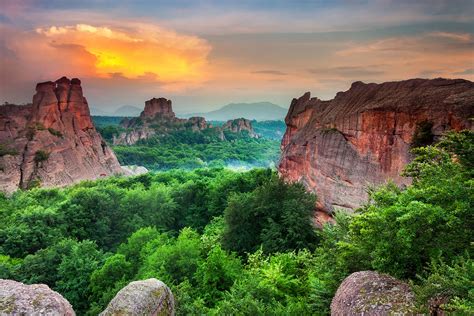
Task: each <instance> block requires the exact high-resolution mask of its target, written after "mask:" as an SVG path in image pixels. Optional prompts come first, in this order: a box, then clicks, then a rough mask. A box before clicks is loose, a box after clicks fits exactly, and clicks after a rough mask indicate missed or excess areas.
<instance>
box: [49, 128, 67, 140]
mask: <svg viewBox="0 0 474 316" xmlns="http://www.w3.org/2000/svg"><path fill="white" fill-rule="evenodd" d="M48 132H49V133H50V134H51V135H54V136H56V137H60V138H62V137H63V133H61V132H60V131H58V130H55V129H54V128H51V127H50V128H48Z"/></svg>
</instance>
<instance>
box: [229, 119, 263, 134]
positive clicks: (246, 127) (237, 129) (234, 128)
mask: <svg viewBox="0 0 474 316" xmlns="http://www.w3.org/2000/svg"><path fill="white" fill-rule="evenodd" d="M222 129H223V130H228V131H231V132H233V133H242V132H247V133H248V135H249V136H250V137H252V138H258V135H257V134H256V133H255V131H254V130H253V127H252V122H250V120H247V119H245V118H239V119H234V120H228V121H227V122H226V123H225V124H224V125H222Z"/></svg>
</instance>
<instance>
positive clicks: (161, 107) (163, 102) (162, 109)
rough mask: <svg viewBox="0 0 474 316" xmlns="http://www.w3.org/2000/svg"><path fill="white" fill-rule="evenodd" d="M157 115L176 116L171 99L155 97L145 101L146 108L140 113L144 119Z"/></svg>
mask: <svg viewBox="0 0 474 316" xmlns="http://www.w3.org/2000/svg"><path fill="white" fill-rule="evenodd" d="M156 116H160V117H166V118H174V117H175V114H174V112H173V109H172V107H171V100H167V99H165V98H158V99H157V98H153V99H151V100H148V101H146V102H145V109H144V110H143V112H142V113H141V114H140V118H141V119H142V120H144V119H147V118H154V117H156Z"/></svg>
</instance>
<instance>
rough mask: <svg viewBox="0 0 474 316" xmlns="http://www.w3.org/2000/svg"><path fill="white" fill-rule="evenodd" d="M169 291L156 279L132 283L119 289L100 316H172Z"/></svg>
mask: <svg viewBox="0 0 474 316" xmlns="http://www.w3.org/2000/svg"><path fill="white" fill-rule="evenodd" d="M174 313H175V311H174V297H173V293H171V290H170V289H169V288H168V286H166V284H164V283H163V282H161V281H159V280H157V279H148V280H143V281H134V282H131V283H130V284H128V285H127V286H126V287H124V288H123V289H121V290H120V291H119V292H118V293H117V295H116V296H115V297H114V298H113V299H112V301H110V303H109V305H108V306H107V308H106V309H105V310H104V311H103V312H102V313H100V315H101V316H110V315H116V316H118V315H143V316H147V315H153V316H155V315H157V316H158V315H174Z"/></svg>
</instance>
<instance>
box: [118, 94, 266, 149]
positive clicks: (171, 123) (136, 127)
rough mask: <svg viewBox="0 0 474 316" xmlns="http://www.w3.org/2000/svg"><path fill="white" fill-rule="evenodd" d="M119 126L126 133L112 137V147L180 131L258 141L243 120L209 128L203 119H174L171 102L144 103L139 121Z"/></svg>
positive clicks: (245, 120) (221, 137)
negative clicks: (234, 136)
mask: <svg viewBox="0 0 474 316" xmlns="http://www.w3.org/2000/svg"><path fill="white" fill-rule="evenodd" d="M120 126H121V127H122V128H124V129H126V131H124V132H122V133H119V134H118V135H114V137H113V144H114V145H134V144H136V143H137V142H139V141H140V140H146V139H149V138H150V137H154V136H166V135H167V134H169V133H170V132H173V131H180V130H191V131H193V132H201V131H204V130H207V129H213V130H214V132H215V134H216V135H218V138H219V139H220V140H223V141H224V140H226V138H225V135H224V131H229V132H232V133H238V134H243V133H245V134H246V135H248V136H249V137H252V138H258V135H257V134H256V133H255V132H254V130H253V127H252V123H251V122H250V121H249V120H247V119H244V118H241V119H235V120H229V121H227V122H226V123H225V124H224V125H223V126H222V127H213V126H212V125H211V124H210V123H208V122H206V119H205V118H204V117H199V116H195V117H191V118H189V119H181V118H177V117H176V115H175V113H174V112H173V108H172V106H171V101H170V100H167V99H165V98H153V99H151V100H148V101H146V102H145V109H144V110H143V112H142V113H141V114H140V117H136V118H132V119H128V118H125V119H123V120H122V122H121V123H120Z"/></svg>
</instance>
